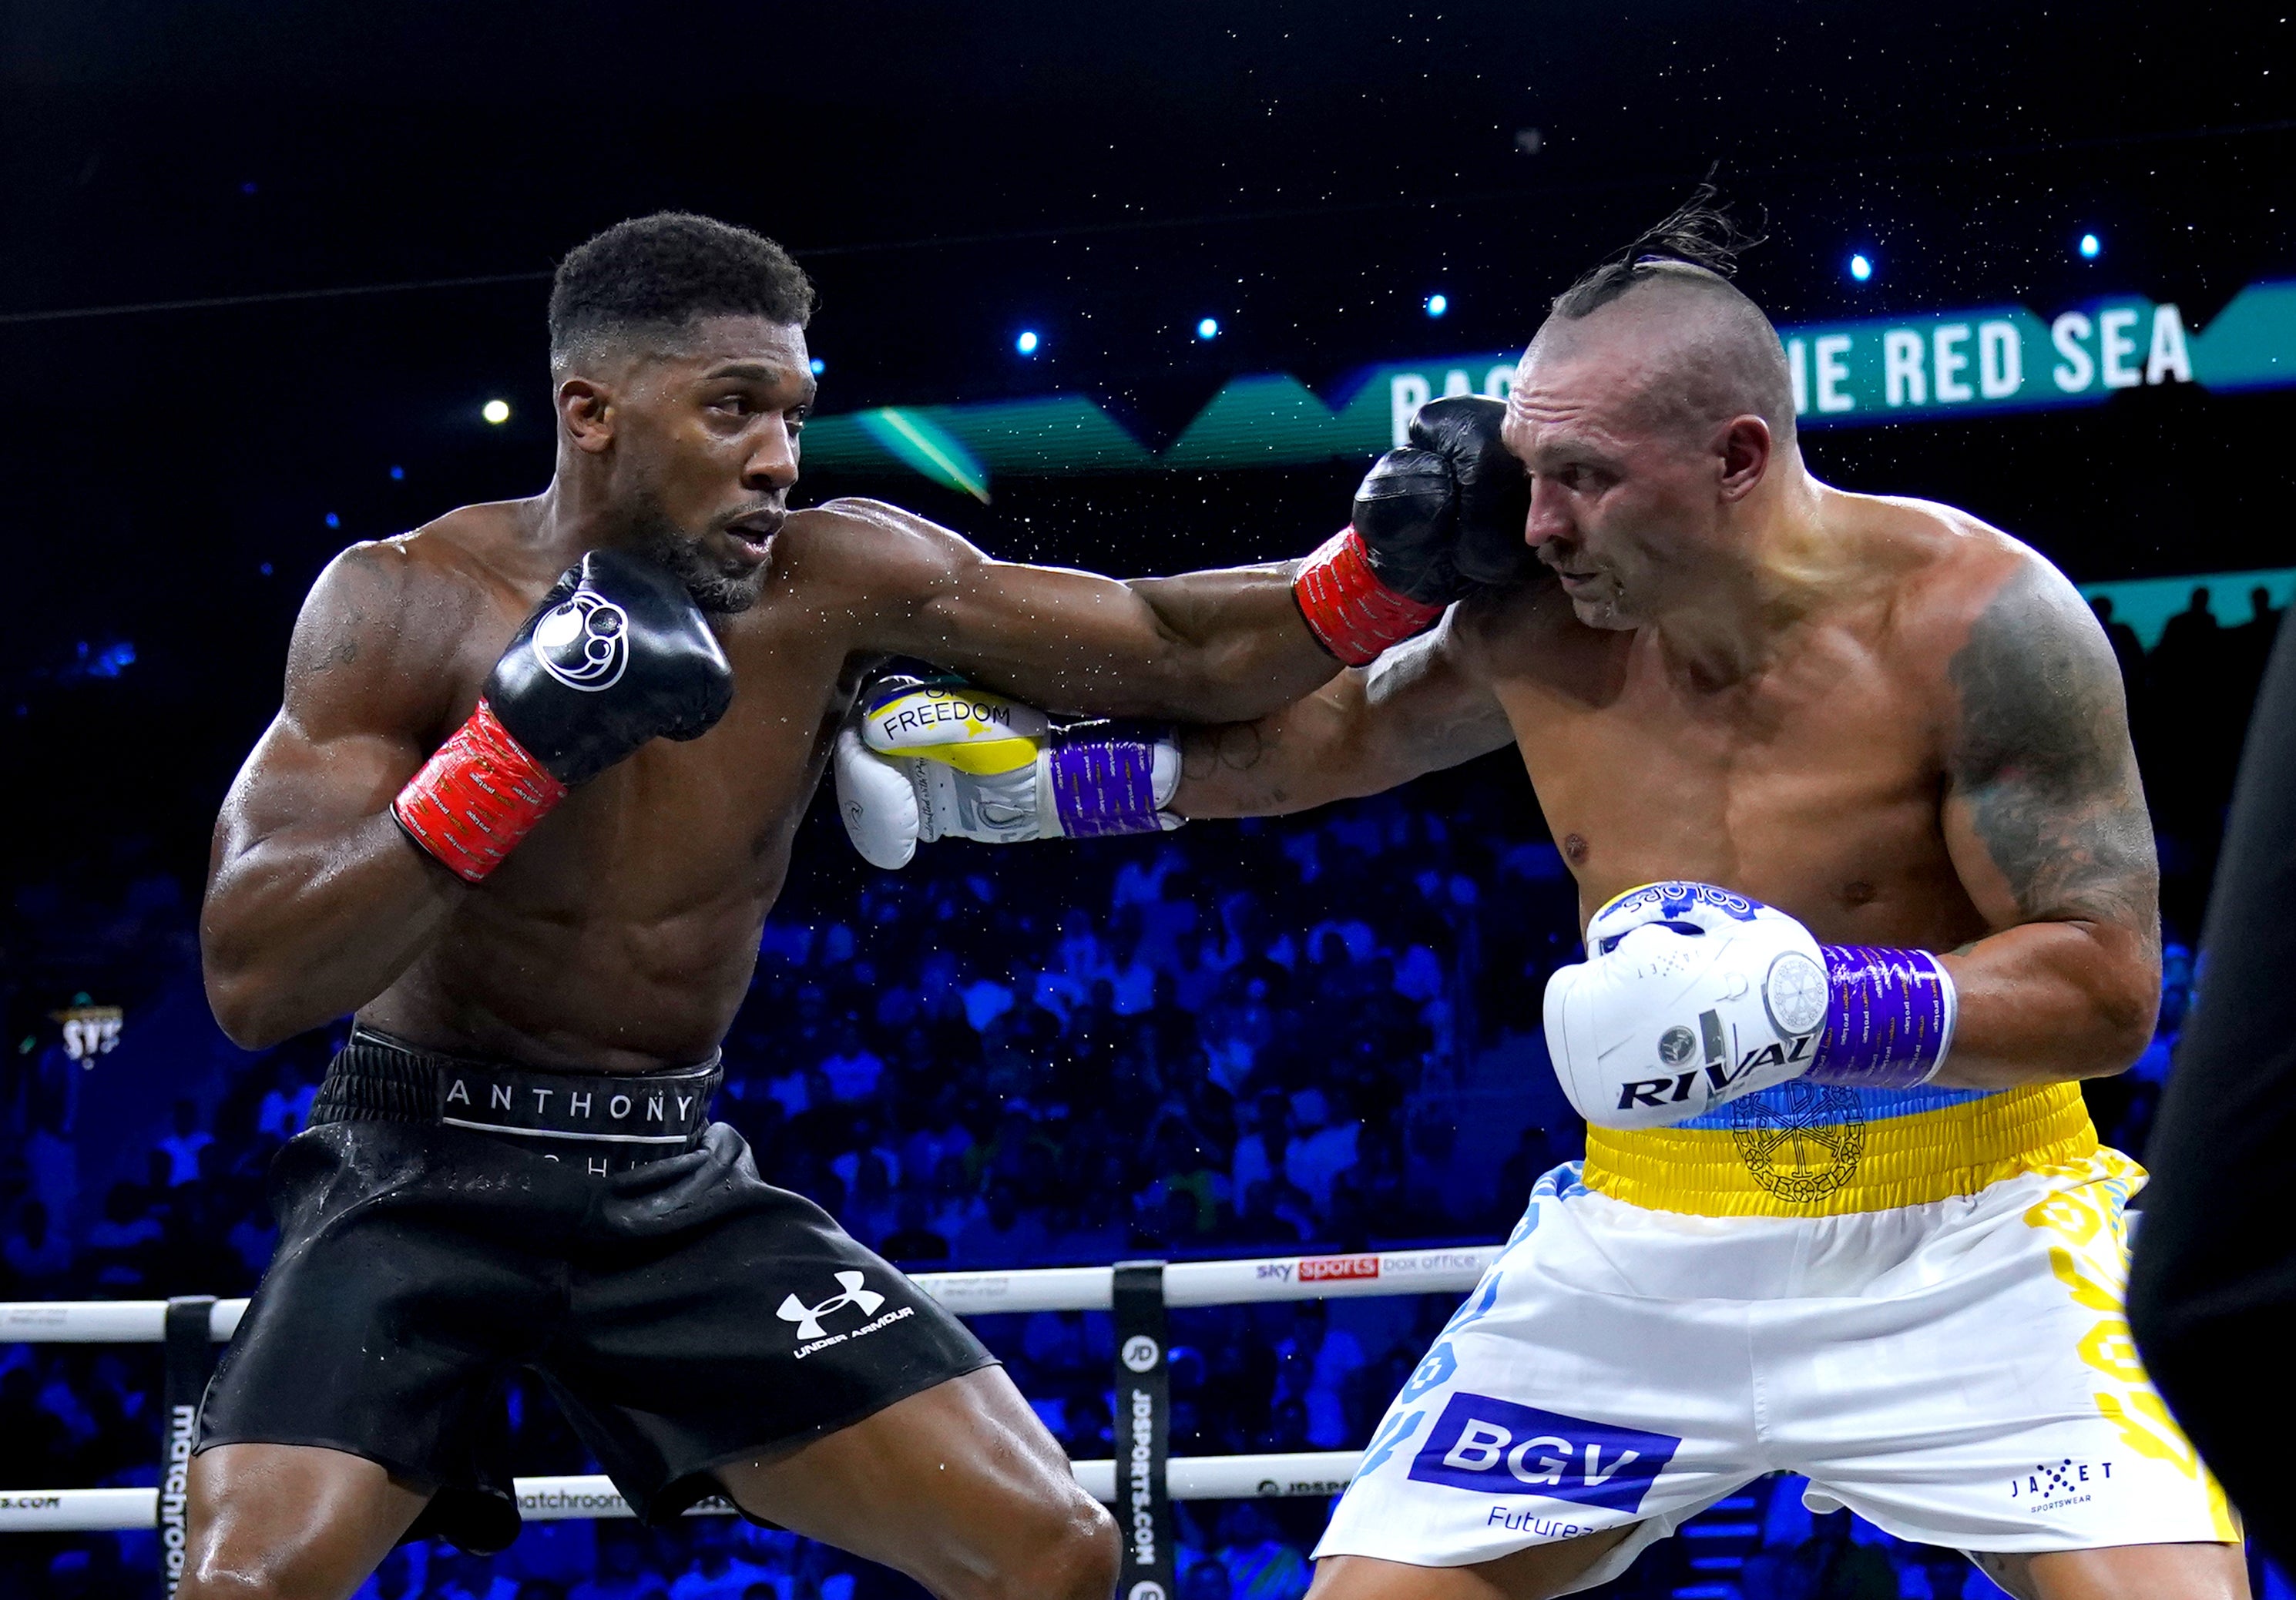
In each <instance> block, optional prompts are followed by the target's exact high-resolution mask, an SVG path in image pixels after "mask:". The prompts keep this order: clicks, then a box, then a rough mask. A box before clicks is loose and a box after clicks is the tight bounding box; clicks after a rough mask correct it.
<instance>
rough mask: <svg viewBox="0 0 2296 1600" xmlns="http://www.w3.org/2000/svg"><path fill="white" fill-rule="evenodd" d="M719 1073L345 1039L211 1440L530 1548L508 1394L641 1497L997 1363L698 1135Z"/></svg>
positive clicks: (291, 1145)
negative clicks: (536, 1383)
mask: <svg viewBox="0 0 2296 1600" xmlns="http://www.w3.org/2000/svg"><path fill="white" fill-rule="evenodd" d="M721 1076H722V1074H721V1072H720V1071H719V1069H718V1068H717V1064H716V1063H710V1064H709V1065H707V1066H702V1067H692V1068H685V1069H678V1070H673V1071H662V1072H652V1073H645V1074H641V1075H635V1076H609V1075H604V1074H589V1073H555V1072H537V1071H529V1070H528V1069H526V1068H523V1067H512V1066H506V1065H502V1064H497V1063H483V1062H470V1061H459V1060H455V1059H451V1058H447V1057H443V1056H439V1055H434V1054H428V1053H425V1052H422V1051H419V1050H416V1049H414V1048H412V1047H410V1046H407V1045H406V1044H404V1043H402V1042H401V1041H399V1040H397V1039H394V1038H389V1036H387V1035H383V1034H380V1033H376V1032H374V1031H373V1030H367V1029H358V1030H354V1031H353V1033H352V1035H351V1038H350V1041H349V1043H348V1045H347V1046H345V1048H344V1050H343V1052H342V1054H340V1055H338V1056H337V1057H336V1058H335V1061H334V1063H333V1065H332V1067H331V1068H330V1069H329V1070H328V1073H327V1078H326V1081H325V1083H324V1085H323V1086H322V1087H321V1088H320V1090H319V1094H318V1097H317V1100H316V1103H315V1104H314V1105H313V1107H312V1115H311V1121H312V1126H311V1127H310V1128H307V1129H305V1130H304V1131H303V1132H302V1133H299V1134H298V1135H296V1136H295V1137H294V1138H292V1139H291V1140H289V1141H288V1142H287V1145H286V1146H285V1148H283V1150H282V1151H281V1152H280V1154H279V1158H278V1161H277V1162H276V1163H275V1165H274V1167H273V1169H272V1174H271V1183H272V1203H273V1207H274V1210H275V1211H276V1213H277V1215H278V1218H279V1228H280V1235H279V1248H278V1251H277V1253H276V1255H275V1256H274V1258H273V1259H272V1263H271V1268H270V1270H269V1271H268V1272H266V1274H265V1275H264V1278H263V1282H262V1284H261V1285H260V1286H259V1287H258V1289H257V1290H256V1292H255V1298H254V1301H253V1303H251V1304H250V1306H249V1308H248V1310H247V1315H246V1317H244V1318H243V1319H242V1321H241V1323H240V1325H239V1331H238V1333H236V1334H235V1335H234V1337H233V1339H232V1342H231V1345H230V1348H229V1349H228V1350H225V1353H224V1356H223V1359H222V1361H221V1363H220V1365H219V1366H217V1370H216V1375H215V1379H214V1382H213V1383H210V1384H209V1388H208V1393H207V1399H206V1403H205V1405H204V1406H203V1407H202V1408H201V1427H200V1441H199V1448H200V1449H201V1450H207V1449H212V1448H214V1447H216V1446H217V1445H224V1444H243V1443H266V1444H291V1445H317V1446H321V1447H324V1448H328V1449H333V1450H344V1451H348V1452H349V1453H350V1454H352V1455H354V1456H365V1458H366V1459H368V1460H370V1461H373V1462H377V1463H379V1464H381V1465H382V1466H384V1467H386V1468H388V1469H389V1471H390V1472H391V1473H393V1474H394V1475H397V1476H399V1477H403V1478H406V1479H409V1480H412V1481H414V1482H416V1483H420V1484H426V1485H434V1486H436V1489H437V1492H436V1494H435V1495H434V1497H432V1499H431V1501H430V1506H428V1507H427V1508H426V1509H425V1510H424V1512H423V1514H422V1518H421V1520H420V1521H418V1522H416V1523H415V1525H414V1528H413V1529H411V1530H409V1532H408V1534H407V1537H408V1538H430V1537H434V1536H435V1537H441V1538H448V1539H452V1540H453V1541H454V1542H455V1544H457V1545H460V1546H461V1547H463V1548H464V1549H465V1550H470V1551H473V1552H476V1553H480V1554H490V1553H492V1552H494V1551H496V1550H500V1549H502V1548H504V1547H506V1546H507V1545H509V1543H510V1542H511V1540H512V1538H516V1537H517V1534H518V1529H519V1515H518V1508H517V1503H516V1501H515V1499H514V1498H513V1497H512V1489H511V1466H512V1464H511V1462H510V1460H509V1458H508V1456H509V1440H508V1430H507V1426H506V1408H505V1406H504V1399H503V1397H502V1392H501V1391H502V1390H503V1387H504V1383H505V1381H506V1380H507V1379H508V1378H509V1377H510V1375H511V1374H512V1373H513V1372H514V1371H516V1370H517V1369H519V1368H525V1369H528V1370H529V1371H532V1372H534V1373H536V1374H538V1375H539V1376H540V1377H541V1379H542V1381H543V1382H544V1383H545V1385H547V1387H548V1388H549V1390H550V1391H551V1393H552V1395H553V1398H555V1399H556V1400H557V1402H558V1404H559V1406H560V1407H561V1408H562V1409H563V1411H564V1412H565V1414H566V1417H567V1420H568V1421H569V1422H570V1423H571V1424H573V1427H574V1430H575V1432H577V1433H578V1435H579V1436H580V1437H581V1440H582V1441H583V1443H584V1444H585V1445H586V1447H587V1448H589V1450H590V1452H591V1453H592V1454H593V1455H594V1456H596V1457H597V1460H598V1463H599V1465H601V1467H603V1470H604V1471H605V1473H607V1475H608V1476H610V1477H611V1478H612V1479H613V1481H614V1485H615V1487H616V1488H617V1489H619V1490H620V1491H621V1493H622V1495H623V1497H625V1498H627V1500H628V1501H629V1503H630V1505H631V1506H633V1507H634V1508H635V1510H636V1511H637V1512H638V1514H640V1515H641V1516H643V1517H644V1518H645V1519H646V1520H647V1521H649V1522H664V1521H667V1520H668V1519H670V1518H673V1517H675V1516H676V1515H677V1514H679V1513H681V1512H683V1511H684V1510H685V1508H686V1507H687V1506H692V1505H693V1503H694V1502H695V1501H697V1500H700V1499H702V1498H704V1497H707V1496H709V1495H713V1494H717V1493H718V1492H720V1491H719V1486H718V1484H717V1481H716V1480H715V1479H714V1478H713V1477H712V1475H711V1474H712V1473H713V1471H714V1469H716V1468H717V1467H718V1466H721V1465H725V1464H726V1463H728V1462H732V1461H735V1460H739V1459H741V1458H742V1457H743V1456H752V1455H756V1454H758V1452H760V1451H762V1450H767V1449H771V1448H776V1447H780V1448H787V1447H789V1446H792V1445H796V1444H800V1443H802V1442H804V1441H806V1440H809V1439H813V1438H816V1437H818V1436H820V1435H822V1434H824V1433H829V1432H835V1431H836V1430H837V1429H839V1428H842V1427H846V1426H848V1425H849V1424H853V1423H857V1422H859V1421H860V1420H862V1419H863V1418H864V1417H866V1416H869V1415H872V1414H873V1413H874V1412H877V1411H881V1410H882V1409H883V1408H884V1407H887V1406H890V1405H891V1404H893V1403H894V1402H895V1401H897V1400H899V1399H906V1397H907V1396H909V1395H912V1394H915V1393H917V1392H919V1391H922V1390H925V1389H929V1388H931V1387H932V1386H933V1385H934V1384H937V1383H945V1382H947V1380H949V1379H951V1378H955V1377H960V1376H962V1375H964V1374H966V1373H969V1372H973V1371H976V1370H978V1369H979V1368H980V1367H984V1366H991V1365H993V1364H994V1361H995V1358H994V1357H992V1356H991V1355H990V1354H989V1353H988V1350H987V1349H986V1348H984V1347H983V1346H982V1344H981V1343H980V1341H979V1340H978V1339H976V1338H974V1337H973V1336H972V1333H971V1332H970V1331H968V1330H967V1329H966V1328H965V1326H964V1324H962V1323H960V1322H959V1321H957V1319H956V1318H955V1317H953V1316H951V1315H950V1314H949V1313H948V1312H947V1311H945V1310H943V1309H941V1308H940V1307H939V1305H938V1304H936V1303H935V1302H934V1301H932V1300H931V1298H930V1297H929V1296H927V1295H926V1294H924V1293H923V1292H922V1291H920V1290H919V1289H917V1288H916V1287H915V1285H914V1284H911V1283H910V1282H909V1281H908V1280H907V1279H906V1278H905V1277H903V1276H901V1274H900V1273H898V1272H897V1271H895V1270H894V1269H893V1268H891V1267H890V1266H888V1265H886V1263H885V1262H884V1261H882V1260H881V1259H879V1258H878V1257H877V1256H875V1255H874V1254H873V1253H871V1252H870V1251H867V1250H865V1249H863V1248H862V1247H861V1246H860V1245H859V1244H858V1243H855V1242H854V1241H853V1240H852V1239H851V1238H849V1236H848V1235H846V1234H845V1232H844V1231H843V1230H842V1229H840V1227H838V1226H837V1224H836V1222H835V1221H833V1220H832V1218H830V1216H829V1214H828V1213H827V1212H825V1211H824V1210H821V1208H820V1207H818V1206H816V1205H815V1204H814V1203H813V1202H811V1201H808V1200H807V1199H805V1198H804V1197H803V1196H801V1195H798V1194H791V1193H789V1192H788V1191H787V1190H784V1189H777V1188H775V1187H774V1186H772V1185H771V1184H768V1183H767V1182H766V1181H765V1180H764V1179H763V1178H761V1177H758V1169H757V1167H756V1164H755V1163H754V1162H753V1161H751V1160H750V1151H749V1146H748V1145H746V1144H744V1143H743V1142H742V1136H741V1135H739V1134H737V1133H735V1132H734V1130H733V1129H732V1128H728V1127H726V1125H725V1124H723V1123H713V1122H711V1121H709V1100H710V1096H711V1095H712V1094H713V1093H714V1091H715V1090H716V1088H717V1084H718V1081H719V1079H720V1078H721Z"/></svg>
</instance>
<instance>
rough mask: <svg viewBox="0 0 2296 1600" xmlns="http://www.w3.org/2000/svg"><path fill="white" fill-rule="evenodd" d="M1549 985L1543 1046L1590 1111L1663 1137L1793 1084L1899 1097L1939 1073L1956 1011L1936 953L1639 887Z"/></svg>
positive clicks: (1691, 893) (1674, 886)
mask: <svg viewBox="0 0 2296 1600" xmlns="http://www.w3.org/2000/svg"><path fill="white" fill-rule="evenodd" d="M1958 1008H1959V1001H1958V997H1957V995H1956V990H1955V988H1954V982H1953V979H1952V976H1951V975H1950V974H1949V973H1948V972H1947V971H1946V969H1945V966H1944V964H1942V963H1941V962H1939V959H1938V958H1937V957H1936V956H1933V955H1931V953H1930V952H1928V951H1927V950H1920V949H1905V948H1895V947H1888V948H1885V947H1877V946H1871V945H1820V944H1819V943H1818V942H1817V940H1816V938H1815V937H1813V936H1812V935H1811V933H1810V931H1809V930H1808V929H1807V928H1805V927H1803V926H1802V925H1801V924H1800V923H1799V922H1796V921H1795V920H1794V919H1793V918H1792V917H1791V916H1788V915H1786V914H1785V913H1784V912H1783V911H1779V910H1777V909H1775V907H1769V906H1765V905H1763V904H1762V903H1761V902H1760V901H1759V900H1756V899H1751V898H1748V897H1747V896H1745V895H1742V894H1734V893H1732V892H1731V891H1730V890H1726V889H1718V888H1716V887H1715V886H1714V885H1712V884H1710V883H1686V882H1669V883H1651V884H1645V885H1644V886H1643V887H1642V888H1640V889H1634V890H1628V891H1627V892H1626V893H1625V894H1622V895H1620V896H1619V897H1617V898H1615V899H1613V900H1611V902H1610V903H1609V904H1608V905H1606V906H1604V907H1603V908H1602V909H1601V910H1599V911H1597V912H1596V913H1595V915H1594V918H1593V920H1592V921H1590V922H1589V923H1587V960H1586V961H1585V962H1583V963H1581V964H1578V965H1576V966H1567V967H1564V968H1562V970H1561V971H1560V972H1556V973H1555V974H1554V978H1553V979H1552V980H1551V981H1549V982H1548V984H1547V986H1546V1046H1547V1053H1548V1054H1550V1055H1551V1056H1553V1057H1554V1070H1555V1072H1556V1074H1557V1076H1559V1077H1560V1078H1561V1079H1562V1088H1563V1092H1564V1093H1565V1094H1566V1095H1569V1096H1570V1104H1572V1105H1573V1106H1575V1107H1577V1108H1578V1111H1579V1115H1581V1116H1583V1117H1585V1118H1586V1119H1587V1121H1589V1122H1592V1123H1595V1124H1597V1125H1598V1126H1601V1127H1604V1128H1661V1127H1665V1126H1667V1125H1669V1124H1670V1123H1675V1122H1680V1121H1683V1120H1686V1119H1688V1118H1691V1117H1694V1116H1697V1115H1698V1114H1699V1113H1700V1112H1705V1111H1708V1110H1710V1109H1712V1108H1713V1107H1715V1106H1717V1105H1721V1104H1726V1103H1727V1102H1729V1101H1732V1100H1735V1099H1737V1098H1738V1097H1739V1096H1741V1095H1751V1094H1752V1093H1753V1092H1754V1091H1755V1090H1757V1089H1766V1088H1768V1087H1770V1086H1771V1085H1773V1084H1777V1083H1784V1082H1785V1081H1786V1080H1787V1079H1792V1078H1805V1077H1806V1078H1808V1079H1811V1080H1812V1081H1813V1082H1818V1083H1829V1084H1841V1085H1846V1086H1849V1087H1858V1088H1876V1089H1902V1088H1911V1087H1917V1086H1919V1085H1921V1084H1923V1083H1927V1082H1928V1081H1929V1080H1930V1079H1931V1078H1933V1077H1934V1076H1936V1074H1937V1071H1938V1069H1939V1067H1940V1066H1942V1065H1943V1064H1944V1063H1945V1059H1946V1057H1947V1055H1948V1054H1949V1053H1950V1052H1951V1050H1952V1048H1953V1035H1954V1025H1955V1022H1956V1019H1957V1015H1958Z"/></svg>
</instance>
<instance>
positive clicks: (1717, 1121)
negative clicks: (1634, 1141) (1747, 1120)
mask: <svg viewBox="0 0 2296 1600" xmlns="http://www.w3.org/2000/svg"><path fill="white" fill-rule="evenodd" d="M1791 1092H1792V1085H1790V1084H1779V1085H1777V1086H1776V1087H1773V1088H1767V1089H1757V1090H1755V1091H1754V1092H1753V1093H1752V1094H1751V1095H1741V1096H1739V1098H1737V1099H1736V1100H1734V1101H1732V1102H1731V1103H1730V1104H1728V1105H1726V1106H1723V1107H1722V1108H1721V1109H1719V1110H1718V1111H1710V1112H1707V1113H1706V1114H1705V1115H1704V1116H1702V1117H1693V1118H1692V1119H1691V1120H1689V1121H1687V1122H1680V1123H1677V1124H1676V1126H1677V1127H1678V1128H1731V1127H1734V1126H1735V1125H1736V1123H1737V1121H1738V1115H1739V1114H1734V1107H1738V1106H1752V1105H1759V1104H1764V1103H1766V1102H1767V1103H1770V1104H1777V1103H1778V1102H1779V1101H1781V1100H1783V1098H1784V1096H1785V1095H1788V1094H1789V1093H1791ZM1839 1092H1840V1093H1842V1094H1846V1095H1849V1096H1850V1097H1851V1098H1852V1099H1853V1100H1854V1101H1855V1102H1856V1103H1857V1118H1858V1120H1861V1121H1866V1122H1886V1121H1888V1120H1890V1118H1892V1117H1910V1116H1914V1115H1915V1114H1917V1113H1919V1112H1933V1111H1940V1110H1942V1109H1944V1108H1945V1107H1947V1106H1948V1105H1966V1104H1969V1103H1970V1102H1971V1101H1972V1100H1983V1099H1986V1098H1988V1097H1989V1096H1991V1095H1998V1094H2001V1093H2003V1092H2004V1091H2002V1090H2000V1089H1933V1088H1929V1087H1922V1088H1917V1089H1843V1090H1841V1091H1839ZM1845 1120H1846V1119H1845Z"/></svg>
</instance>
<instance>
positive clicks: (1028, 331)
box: [1013, 328, 1044, 356]
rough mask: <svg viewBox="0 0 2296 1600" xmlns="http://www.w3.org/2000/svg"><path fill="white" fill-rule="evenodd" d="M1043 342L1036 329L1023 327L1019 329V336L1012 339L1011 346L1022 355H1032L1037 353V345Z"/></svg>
mask: <svg viewBox="0 0 2296 1600" xmlns="http://www.w3.org/2000/svg"><path fill="white" fill-rule="evenodd" d="M1043 342H1044V341H1042V340H1040V339H1038V338H1037V330H1036V329H1034V328H1023V329H1021V337H1020V338H1018V339H1016V340H1014V341H1013V349H1016V350H1018V351H1020V352H1021V354H1022V355H1023V356H1033V355H1035V354H1036V353H1037V345H1039V344H1041V343H1043Z"/></svg>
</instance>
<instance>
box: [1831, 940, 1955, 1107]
mask: <svg viewBox="0 0 2296 1600" xmlns="http://www.w3.org/2000/svg"><path fill="white" fill-rule="evenodd" d="M1820 953H1821V954H1823V955H1824V956H1825V975H1826V980H1827V988H1828V989H1831V990H1832V991H1833V992H1832V996H1831V998H1830V1000H1829V1003H1828V1005H1827V1006H1826V1016H1825V1036H1824V1037H1823V1038H1820V1039H1819V1040H1818V1044H1817V1054H1816V1060H1815V1062H1814V1063H1812V1064H1811V1066H1810V1069H1809V1072H1808V1079H1809V1081H1810V1082H1812V1083H1841V1084H1849V1085H1851V1086H1853V1087H1857V1088H1866V1089H1909V1088H1912V1087H1915V1086H1916V1085H1918V1084H1923V1083H1927V1082H1928V1081H1929V1080H1930V1077H1931V1074H1932V1073H1934V1072H1935V1071H1937V1070H1938V1066H1939V1063H1941V1062H1943V1061H1944V1060H1945V1055H1946V1052H1947V1051H1948V1050H1949V1049H1951V1048H1952V1047H1953V1024H1954V1013H1955V996H1954V988H1953V980H1952V979H1951V978H1949V977H1948V976H1947V975H1946V971H1945V968H1944V967H1943V966H1941V965H1940V964H1939V962H1938V958H1937V957H1936V956H1932V955H1931V954H1930V953H1929V952H1928V951H1927V950H1894V949H1884V948H1880V947H1877V946H1874V945H1824V946H1821V947H1820Z"/></svg>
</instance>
